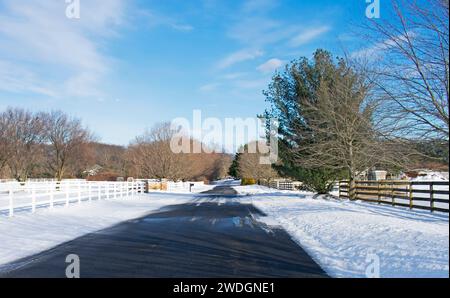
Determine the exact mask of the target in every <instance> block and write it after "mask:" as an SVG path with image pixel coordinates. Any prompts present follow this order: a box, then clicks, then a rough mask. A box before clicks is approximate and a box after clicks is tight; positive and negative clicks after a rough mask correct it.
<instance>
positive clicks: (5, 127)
mask: <svg viewBox="0 0 450 298" xmlns="http://www.w3.org/2000/svg"><path fill="white" fill-rule="evenodd" d="M9 125H10V124H9V122H8V121H7V117H6V113H1V114H0V173H2V171H3V169H4V168H5V167H6V164H7V162H8V159H9V158H10V152H9V150H10V148H9V147H10V146H9V141H8V131H9Z"/></svg>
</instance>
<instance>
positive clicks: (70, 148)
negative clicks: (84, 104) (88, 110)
mask: <svg viewBox="0 0 450 298" xmlns="http://www.w3.org/2000/svg"><path fill="white" fill-rule="evenodd" d="M41 117H42V118H43V119H44V122H45V136H46V141H47V142H48V144H49V145H50V146H49V150H48V156H47V164H48V167H49V169H50V170H51V171H52V172H53V173H54V176H55V178H56V179H58V180H61V179H62V178H63V177H64V176H65V175H66V172H67V170H68V169H69V168H70V167H71V166H72V167H73V166H74V165H76V164H77V163H80V162H81V160H80V159H79V158H80V150H82V149H83V148H84V146H85V145H86V144H87V143H89V142H91V141H92V140H93V136H92V134H91V133H90V132H89V130H88V129H87V128H85V127H83V126H82V124H81V121H80V120H79V119H75V118H70V117H69V116H67V115H66V114H64V113H63V112H60V111H56V112H51V113H48V114H44V113H42V114H41Z"/></svg>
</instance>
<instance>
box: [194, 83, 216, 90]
mask: <svg viewBox="0 0 450 298" xmlns="http://www.w3.org/2000/svg"><path fill="white" fill-rule="evenodd" d="M219 86H220V83H211V84H206V85H203V86H201V87H200V88H199V90H200V91H201V92H212V91H215V90H216V89H217V88H218V87H219Z"/></svg>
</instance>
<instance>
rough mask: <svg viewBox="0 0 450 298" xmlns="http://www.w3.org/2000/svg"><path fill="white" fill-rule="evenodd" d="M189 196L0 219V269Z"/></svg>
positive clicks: (146, 197) (154, 197) (143, 197)
mask: <svg viewBox="0 0 450 298" xmlns="http://www.w3.org/2000/svg"><path fill="white" fill-rule="evenodd" d="M191 199H192V196H190V195H173V194H171V195H170V196H168V195H164V194H151V195H141V196H139V197H136V198H134V199H131V198H130V199H123V200H108V201H93V202H91V203H83V204H80V205H71V206H70V207H68V208H64V207H58V208H55V209H54V210H50V209H43V210H39V212H37V213H35V214H31V213H28V212H26V213H25V212H24V213H17V215H16V216H15V217H13V218H8V217H4V216H2V217H0V271H1V265H2V264H6V263H9V262H12V261H14V260H17V259H20V258H23V257H26V256H29V255H33V254H36V253H39V252H41V251H45V250H47V249H50V248H52V247H54V246H56V245H59V244H61V243H64V242H67V241H69V240H72V239H75V238H77V237H80V236H83V235H85V234H88V233H92V232H95V231H98V230H101V229H105V228H107V227H110V226H113V225H115V224H117V223H120V222H122V221H126V220H130V219H135V218H139V217H142V216H144V215H146V214H149V213H151V212H154V211H155V210H157V209H159V208H161V207H163V206H166V205H172V204H182V203H185V202H186V201H188V200H191Z"/></svg>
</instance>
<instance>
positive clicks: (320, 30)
mask: <svg viewBox="0 0 450 298" xmlns="http://www.w3.org/2000/svg"><path fill="white" fill-rule="evenodd" d="M330 29H331V28H330V27H329V26H321V27H317V28H312V29H309V30H305V31H303V32H301V33H300V34H298V35H297V36H295V37H294V38H292V39H291V41H290V44H291V45H292V46H294V47H298V46H301V45H303V44H306V43H308V42H310V41H312V40H314V39H316V38H317V37H319V36H320V35H322V34H324V33H327V32H328V31H330Z"/></svg>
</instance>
